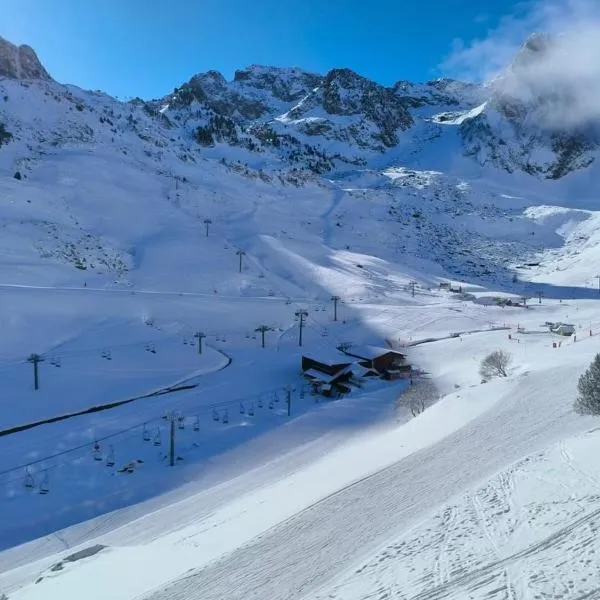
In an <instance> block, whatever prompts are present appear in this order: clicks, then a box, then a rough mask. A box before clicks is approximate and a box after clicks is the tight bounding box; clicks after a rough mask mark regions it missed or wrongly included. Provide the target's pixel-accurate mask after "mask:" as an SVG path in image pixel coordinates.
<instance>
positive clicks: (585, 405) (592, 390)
mask: <svg viewBox="0 0 600 600" xmlns="http://www.w3.org/2000/svg"><path fill="white" fill-rule="evenodd" d="M577 389H578V390H579V397H578V398H577V400H575V405H574V408H575V410H576V411H577V412H578V413H579V414H581V415H600V354H596V357H595V358H594V360H593V361H592V363H591V364H590V366H589V367H588V370H587V371H586V372H585V373H584V374H583V375H582V376H581V377H580V378H579V382H578V383H577Z"/></svg>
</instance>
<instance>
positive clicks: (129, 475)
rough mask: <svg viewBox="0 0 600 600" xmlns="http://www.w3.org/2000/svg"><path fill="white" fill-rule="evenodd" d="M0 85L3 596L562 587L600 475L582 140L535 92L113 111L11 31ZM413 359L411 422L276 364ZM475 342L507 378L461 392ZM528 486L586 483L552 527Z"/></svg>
mask: <svg viewBox="0 0 600 600" xmlns="http://www.w3.org/2000/svg"><path fill="white" fill-rule="evenodd" d="M534 40H535V38H534ZM531 43H532V42H530V45H531ZM526 50H527V48H526ZM516 64H517V65H518V64H519V62H518V61H517V63H516ZM0 73H1V76H2V79H0V196H1V199H2V202H1V207H0V232H1V235H0V250H1V253H0V273H1V278H0V308H1V310H2V315H4V321H3V336H2V341H0V372H2V374H3V380H4V381H5V383H6V388H7V390H8V391H9V392H10V402H6V403H3V406H2V408H1V409H0V450H1V451H2V456H3V464H2V470H0V515H2V519H1V520H0V549H3V550H5V552H3V553H1V554H0V572H2V575H0V598H1V597H2V592H4V591H5V590H6V593H7V594H8V595H9V598H10V600H13V598H31V599H33V598H38V597H40V598H41V597H43V598H48V597H57V598H58V597H60V598H61V599H62V600H65V599H68V598H78V597H81V595H82V586H85V589H86V592H85V593H86V597H90V598H92V597H98V598H106V597H111V598H114V599H117V598H123V599H125V598H133V597H140V595H144V594H151V595H153V597H156V598H195V597H198V595H199V594H200V593H201V595H202V597H206V598H210V597H214V598H222V597H231V598H235V597H239V598H245V599H246V598H252V597H269V598H286V599H287V598H294V597H295V598H300V597H337V598H352V599H357V600H358V599H359V598H360V599H361V600H362V599H363V598H369V597H373V595H376V596H377V597H380V598H382V599H383V598H386V597H394V594H395V595H397V596H399V597H413V596H414V597H420V598H421V597H422V598H428V597H431V598H435V597H445V594H448V595H451V594H454V595H455V597H457V598H458V597H461V594H463V595H464V594H467V593H468V594H472V595H474V596H475V597H477V598H479V597H481V598H483V597H494V594H496V596H495V597H498V598H499V597H503V596H502V594H505V595H510V594H512V596H513V597H518V598H527V597H530V595H531V594H530V591H531V590H534V592H531V593H540V594H541V595H542V597H543V596H544V594H549V593H550V592H551V591H552V592H553V593H554V592H556V589H558V588H553V587H552V586H553V585H554V584H553V583H552V582H551V581H550V579H549V577H548V575H547V573H549V572H550V569H560V568H563V567H562V566H561V564H562V563H561V562H560V557H559V555H558V550H560V548H562V546H561V545H560V544H558V545H556V546H555V545H553V540H555V539H557V540H558V541H559V542H560V543H562V541H563V540H565V539H568V540H569V544H571V546H570V547H572V548H573V552H579V551H580V550H581V551H582V550H583V549H586V550H585V552H588V550H587V548H588V546H590V542H589V536H587V534H586V527H588V525H589V527H594V526H595V518H596V517H595V512H594V509H593V504H594V502H596V500H597V498H596V495H595V493H594V492H593V489H592V488H593V485H594V481H595V478H597V477H600V475H599V474H597V473H596V471H597V467H596V465H595V464H588V463H587V462H586V461H585V460H584V458H582V457H583V456H584V455H585V453H587V454H589V455H593V449H594V448H595V446H594V444H597V439H596V436H595V434H593V433H592V434H588V435H584V436H583V437H573V438H572V439H569V440H567V441H565V440H566V438H567V436H578V435H580V434H582V433H584V434H585V432H586V431H587V430H589V429H591V428H592V427H593V420H591V419H582V418H579V417H577V416H576V415H574V413H573V412H572V410H571V405H572V401H573V399H574V396H575V393H576V392H575V383H576V379H577V376H578V375H579V374H580V373H581V372H582V371H583V369H584V368H585V366H586V364H587V363H588V362H589V361H590V360H591V358H592V357H593V355H594V354H595V352H597V351H598V343H597V342H598V339H599V338H598V337H597V333H598V331H599V330H600V309H599V308H598V306H597V298H598V280H597V275H598V272H597V270H596V267H595V266H594V265H597V263H598V258H599V254H600V247H599V244H600V233H599V232H598V231H599V230H598V227H597V222H598V219H599V218H600V217H599V213H598V210H597V208H598V205H597V198H596V190H597V181H598V178H597V172H596V164H595V162H594V160H593V159H594V158H595V152H596V150H595V146H594V145H593V144H591V143H590V145H589V146H586V149H585V153H583V154H582V153H578V152H575V153H571V154H569V151H568V149H565V148H566V146H565V147H562V146H561V147H560V148H558V147H554V146H553V143H554V142H555V141H556V139H558V138H557V137H556V135H555V134H554V133H553V134H552V135H550V134H549V133H548V132H547V131H542V129H541V128H540V126H539V123H537V124H536V123H535V119H533V117H532V118H529V116H531V115H532V114H533V115H534V116H535V114H536V112H535V109H536V107H537V106H538V105H537V104H535V103H534V104H533V108H532V106H531V105H527V106H526V109H527V110H526V111H525V113H526V114H525V113H524V115H523V114H521V113H520V117H522V118H519V119H516V120H515V117H514V115H512V116H511V114H509V112H510V111H508V112H507V109H506V106H507V104H506V102H504V100H506V97H505V96H501V94H500V92H499V90H500V89H501V88H502V85H506V81H505V82H504V84H503V83H502V81H498V82H496V83H495V84H494V85H493V86H492V85H490V86H478V85H468V84H463V83H460V82H457V81H452V80H448V79H442V80H437V81H432V82H427V83H423V84H414V83H410V82H404V81H399V82H398V83H397V84H396V85H394V86H392V87H389V88H388V87H385V86H381V85H379V84H377V83H375V82H371V81H369V80H367V79H365V78H363V77H361V76H360V75H358V74H356V73H353V72H352V71H350V70H348V69H335V70H332V71H331V72H329V73H327V74H325V75H319V74H313V73H308V72H305V71H303V70H301V69H298V68H273V67H264V66H256V65H255V66H251V67H248V68H247V69H244V70H240V71H238V72H237V73H236V75H235V77H234V79H233V81H226V80H225V79H224V78H223V77H222V76H221V75H220V74H219V73H216V72H209V73H206V74H199V75H196V76H194V77H193V78H192V79H191V80H190V81H189V82H188V83H185V84H183V85H181V86H179V87H178V88H177V89H176V90H175V91H174V92H173V93H172V94H169V95H168V96H165V97H164V98H161V99H157V100H153V101H143V100H141V99H135V100H132V101H129V102H121V101H118V100H116V99H114V98H111V97H109V96H107V95H106V94H103V93H101V92H90V91H85V90H81V89H79V88H76V87H74V86H70V85H63V84H60V83H57V82H55V81H53V80H52V79H51V78H50V76H49V75H48V74H47V73H46V72H45V71H44V70H43V67H41V64H39V61H37V57H35V53H33V51H32V50H31V49H28V48H25V49H17V48H15V47H14V46H12V45H11V44H9V43H7V42H2V44H1V45H0ZM507 77H508V76H507ZM503 89H506V88H503ZM503 98H504V100H502V99H503ZM503 102H504V104H503ZM542 106H543V103H542ZM503 107H504V108H503ZM532 110H533V112H531V111H532ZM568 133H569V134H570V135H571V137H572V136H573V135H575V133H574V132H572V131H571V132H568ZM560 135H561V136H563V138H564V136H565V135H567V133H565V132H564V131H563V132H561V134H560ZM527 136H529V137H527ZM561 139H562V138H561ZM524 140H525V141H524ZM524 149H525V150H526V152H525V150H524ZM524 156H526V160H525V159H524V158H523V157H524ZM569 157H570V158H569ZM559 163H560V168H558V167H557V164H559ZM532 165H534V166H532ZM535 165H537V166H535ZM540 165H542V167H540ZM544 165H545V166H544ZM530 167H531V168H530ZM538 167H539V168H538ZM442 281H445V282H449V281H453V282H454V289H458V288H460V290H461V291H460V293H455V292H451V291H446V290H442V289H440V287H439V283H440V282H442ZM538 294H539V295H540V302H541V299H542V298H543V299H544V300H543V303H542V304H541V305H540V304H538V303H537V302H538V300H537V296H538ZM507 295H511V297H512V300H514V301H515V302H514V303H515V304H518V306H505V307H503V304H504V302H505V300H506V296H507ZM332 296H333V297H338V298H339V305H338V306H337V309H338V312H337V314H335V316H334V313H333V306H332V304H331V301H332ZM531 297H534V298H535V299H536V300H535V302H536V304H532V301H529V306H530V307H529V308H526V307H524V306H523V304H524V301H523V298H525V299H527V298H531ZM502 298H504V300H502ZM303 311H307V312H308V316H306V320H304V319H303ZM298 317H300V318H302V320H301V323H302V325H303V329H302V330H299V321H298ZM336 317H337V318H336ZM334 319H335V320H334ZM546 320H550V321H557V320H563V321H566V322H573V323H574V324H575V326H576V334H577V335H576V341H575V340H574V339H573V338H571V339H570V340H569V342H568V343H567V342H566V341H563V340H562V339H561V338H558V337H555V336H553V335H552V334H549V333H547V332H542V331H541V330H540V324H541V323H543V322H544V321H546ZM505 328H506V329H505ZM523 328H525V329H526V330H528V331H532V332H535V333H532V334H530V335H527V334H522V331H523ZM260 329H263V330H264V331H265V333H266V335H265V346H266V347H264V348H262V347H261V335H260V333H259V331H260ZM301 333H302V336H303V337H302V340H303V346H302V347H299V341H300V334H301ZM509 333H510V337H509V335H508V334H509ZM461 334H462V335H461ZM425 340H428V343H425V344H422V345H416V346H410V350H409V357H410V360H411V361H412V362H413V363H414V364H415V366H417V367H419V369H420V371H421V372H425V377H424V380H425V381H424V382H422V383H421V384H420V385H419V386H417V388H418V389H419V390H421V389H424V390H426V393H425V395H426V396H427V398H426V402H425V403H424V405H419V404H412V402H414V401H413V400H411V398H412V397H413V396H411V392H406V388H407V384H406V382H400V383H387V382H382V381H370V382H364V384H363V387H361V388H359V387H356V389H354V390H353V392H352V393H351V394H350V396H349V397H348V398H347V399H344V400H343V401H341V402H332V403H316V402H315V397H313V396H312V395H311V394H310V390H309V389H308V388H307V387H306V384H305V382H304V380H303V378H302V376H301V374H300V372H299V367H300V358H301V354H302V352H303V351H307V352H314V353H319V352H322V353H328V354H330V353H332V352H337V351H336V350H335V348H336V346H339V345H340V344H342V343H344V344H346V343H350V344H361V343H368V344H377V345H385V344H387V345H390V346H393V347H399V346H401V345H404V346H406V345H407V344H413V343H417V342H422V341H425ZM561 341H562V344H560V347H558V346H559V343H560V342H561ZM199 344H201V345H200V346H199ZM553 344H556V345H557V347H556V348H555V347H554V345H553ZM494 347H501V348H506V349H509V350H510V351H511V352H512V353H513V355H514V359H515V360H514V364H513V369H512V370H511V372H510V376H509V377H508V378H507V380H506V381H498V382H491V383H486V384H483V383H481V380H480V377H479V375H478V372H477V368H478V363H479V361H480V360H481V358H482V357H483V356H484V355H485V354H486V352H488V351H489V350H490V349H492V348H494ZM200 350H202V352H200ZM35 354H37V355H39V358H40V359H41V361H40V363H39V382H38V383H39V389H38V390H34V389H33V387H34V386H33V363H34V357H35ZM338 354H339V353H338ZM31 355H34V356H33V357H32V356H31ZM28 358H29V359H30V360H28ZM421 386H423V387H421ZM174 390H177V391H174ZM412 393H414V392H412ZM398 397H399V401H398V403H396V400H397V398H398ZM440 397H441V401H439V402H437V401H438V400H439V399H440ZM317 399H318V398H317ZM288 400H289V404H287V401H288ZM436 402H437V403H436ZM419 407H420V408H419ZM424 407H425V408H427V410H425V411H424V412H423V413H422V414H419V415H418V416H417V417H416V418H414V419H413V418H412V417H413V413H414V414H416V413H418V412H420V410H421V409H422V408H424ZM166 413H169V414H171V413H173V415H174V417H173V418H176V423H177V427H176V432H177V433H176V436H177V461H176V465H175V466H174V467H173V468H171V467H168V466H167V464H168V452H167V449H166V446H167V439H168V438H169V436H170V427H171V426H170V422H169V420H168V418H165V417H168V415H167V414H166ZM41 421H48V422H44V423H40V422H41ZM180 425H183V426H182V427H181V428H180ZM499 432H501V433H502V435H499ZM96 442H97V443H98V444H99V447H96ZM556 444H558V445H556ZM561 444H562V445H561ZM490 448H492V449H493V451H490ZM570 448H573V449H574V450H572V452H571V451H570V450H569V449H570ZM557 449H558V450H557ZM569 452H571V454H569ZM540 453H541V454H540ZM567 455H568V456H571V458H565V456H567ZM528 456H531V457H533V458H529V459H528V458H527V457H528ZM98 459H99V460H98ZM524 461H525V462H524ZM545 461H547V464H546V462H545ZM112 463H114V464H112ZM552 469H554V470H555V471H556V472H557V473H558V475H557V478H556V481H557V482H558V483H557V484H556V485H558V487H559V488H560V490H564V489H565V487H568V486H570V485H575V484H577V485H581V486H582V487H581V493H580V495H577V496H573V497H566V496H565V497H564V498H563V496H560V498H561V499H560V506H561V507H562V506H563V502H564V507H565V509H564V511H559V510H558V509H557V507H556V506H554V505H553V504H552V502H553V500H549V499H548V498H549V497H550V496H551V495H552V494H553V491H552V489H554V488H552V486H550V485H549V484H548V482H547V479H548V475H547V473H548V470H552ZM534 477H537V478H539V479H540V481H542V484H541V485H540V486H538V487H536V486H528V484H527V481H528V480H531V478H534ZM526 480H527V481H526ZM507 482H508V483H507ZM29 484H31V486H30V485H29ZM498 486H501V491H502V490H504V492H503V493H505V494H504V496H502V497H500V498H499V496H498V494H499V492H498V489H500V488H499V487H498ZM502 486H504V487H502ZM511 486H512V487H511ZM509 488H510V489H509ZM44 491H46V492H47V493H44ZM567 496H568V495H567ZM557 502H558V501H557ZM532 503H534V504H535V506H536V507H537V508H536V510H538V512H539V511H554V512H552V515H553V518H555V519H556V523H550V522H549V521H544V522H543V523H540V522H539V520H536V518H537V517H536V515H537V514H538V513H536V514H534V515H533V516H531V515H529V514H528V513H527V512H526V511H527V510H528V507H529V506H530V504H532ZM555 509H556V510H555ZM507 511H508V512H507ZM503 515H508V516H506V517H504V516H503ZM588 517H589V518H588ZM569 532H573V535H572V536H571V537H569V536H570V533H569ZM461 536H462V537H461ZM460 540H462V542H461V541H460ZM94 544H99V546H98V547H97V548H96V550H92V551H90V550H89V548H90V546H94ZM466 548H471V549H472V548H475V549H476V550H474V551H473V552H474V553H476V554H477V556H476V557H474V556H472V554H469V553H468V551H467V549H466ZM557 549H558V550H557ZM591 549H593V547H592V548H591ZM591 549H590V550H589V553H591ZM79 550H84V553H83V554H82V555H79V554H77V555H75V558H73V557H72V556H71V558H67V557H69V556H70V555H72V554H73V553H75V552H78V551H79ZM88 553H89V555H88ZM589 553H588V554H585V558H584V559H582V560H583V563H582V564H581V569H580V570H579V571H577V574H574V575H573V576H572V578H571V581H570V580H569V579H568V578H567V575H565V574H564V573H566V571H564V569H563V571H564V572H563V571H561V575H560V577H559V578H558V579H557V581H560V582H562V583H560V585H562V584H563V583H564V589H565V590H567V591H566V592H564V593H563V597H567V598H569V597H576V595H575V594H577V593H580V594H583V593H587V591H588V588H589V586H588V584H587V583H586V582H587V581H589V579H590V577H593V573H592V574H591V575H590V569H589V568H588V567H589V565H588V563H586V562H585V561H586V560H589ZM581 556H584V553H583V552H582V553H581ZM166 557H168V560H166ZM382 557H385V558H382ZM419 557H421V558H419ZM521 559H523V560H525V563H526V564H525V566H524V567H522V568H521V570H518V569H517V567H516V566H515V565H517V563H518V562H519V561H520V560H521ZM469 561H471V562H469ZM536 561H538V562H536ZM466 562H468V563H469V564H468V566H467V567H464V563H466ZM459 563H460V564H463V567H461V569H462V570H460V572H459V567H457V566H456V565H458V564H459ZM584 563H585V564H584ZM124 564H126V565H127V568H126V569H121V566H122V565H124ZM537 565H541V566H539V573H542V575H538V574H537V573H538V571H536V569H538V566H537ZM564 568H565V569H566V568H567V567H564ZM348 569H350V570H348ZM116 573H118V579H119V581H120V583H119V584H118V585H116V584H115V583H114V581H115V577H116V575H115V574H116ZM563 575H564V577H563ZM503 578H504V579H503ZM536 578H537V579H536ZM563 580H564V581H563ZM36 581H37V583H36ZM515 581H518V582H519V584H518V585H517V584H516V583H514V582H515ZM170 582H172V583H170ZM497 582H498V583H497ZM571 584H572V585H571ZM557 585H559V584H557ZM536 586H537V587H536ZM561 589H562V588H561ZM200 590H201V591H200ZM498 590H500V591H498ZM540 590H541V591H540ZM549 590H550V591H549ZM94 594H96V596H94ZM569 594H571V595H569Z"/></svg>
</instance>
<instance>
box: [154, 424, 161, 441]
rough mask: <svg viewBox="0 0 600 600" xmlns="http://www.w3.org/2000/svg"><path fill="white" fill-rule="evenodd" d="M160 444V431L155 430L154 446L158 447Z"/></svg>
mask: <svg viewBox="0 0 600 600" xmlns="http://www.w3.org/2000/svg"><path fill="white" fill-rule="evenodd" d="M161 444H162V440H161V439H160V429H159V428H158V427H157V428H156V433H155V434H154V445H155V446H160V445H161Z"/></svg>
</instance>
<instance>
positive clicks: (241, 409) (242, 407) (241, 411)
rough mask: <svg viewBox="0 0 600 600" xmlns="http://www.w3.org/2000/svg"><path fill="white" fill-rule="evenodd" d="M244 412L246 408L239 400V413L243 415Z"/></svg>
mask: <svg viewBox="0 0 600 600" xmlns="http://www.w3.org/2000/svg"><path fill="white" fill-rule="evenodd" d="M245 413H246V408H245V407H244V403H243V402H240V415H243V414H245Z"/></svg>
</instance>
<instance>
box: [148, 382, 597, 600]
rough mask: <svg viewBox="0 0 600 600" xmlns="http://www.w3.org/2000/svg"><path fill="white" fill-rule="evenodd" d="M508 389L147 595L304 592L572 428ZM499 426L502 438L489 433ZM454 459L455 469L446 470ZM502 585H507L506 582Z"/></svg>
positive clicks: (494, 565)
mask: <svg viewBox="0 0 600 600" xmlns="http://www.w3.org/2000/svg"><path fill="white" fill-rule="evenodd" d="M515 396H516V397H517V399H515V398H514V397H513V398H506V397H505V398H503V399H502V400H501V401H500V404H501V406H497V407H496V408H494V409H492V410H491V411H490V412H489V414H485V415H484V416H482V417H481V418H479V419H478V420H476V421H475V422H474V423H472V424H470V425H468V426H467V427H466V428H465V429H463V430H462V431H460V432H459V433H456V434H453V435H451V436H450V437H449V438H447V439H445V440H444V441H442V442H440V443H438V444H437V445H435V446H434V447H432V448H430V449H427V450H424V451H421V452H418V453H416V454H414V455H412V456H410V457H408V458H406V459H404V460H402V461H400V462H399V463H397V464H395V465H393V466H391V467H389V468H387V469H384V470H383V471H380V472H378V473H376V474H374V475H372V476H370V477H367V478H366V479H364V480H362V481H360V482H358V483H355V484H353V485H351V486H349V487H347V488H345V489H343V490H341V491H339V492H337V493H336V494H334V495H332V496H330V497H328V498H327V499H325V500H323V501H321V502H319V503H317V504H316V505H314V506H312V507H310V508H308V509H306V510H305V511H303V512H302V513H300V514H298V515H296V516H294V517H293V518H291V519H289V520H288V521H286V522H285V523H283V524H281V525H279V526H277V527H275V528H274V529H273V530H271V531H270V532H268V533H266V534H264V535H263V536H261V537H260V538H259V539H257V540H256V541H254V542H252V543H250V544H248V545H247V546H245V547H243V548H241V549H239V550H236V551H234V552H233V553H232V554H231V555H229V556H227V557H226V558H224V559H223V560H221V561H218V562H217V563H215V564H213V565H209V566H208V567H206V568H204V569H201V570H200V571H199V572H198V573H195V574H191V575H188V576H187V577H185V578H184V579H182V580H181V581H178V582H175V583H173V584H172V585H170V586H167V587H166V588H165V589H163V590H159V591H156V592H155V593H154V594H152V595H149V596H148V597H149V598H152V599H154V600H159V599H160V600H167V599H168V600H184V599H185V600H188V599H192V598H195V597H197V595H198V594H201V595H202V598H203V599H207V600H212V599H213V598H214V599H215V600H216V599H217V598H220V597H222V595H223V590H224V589H227V590H229V592H228V596H229V598H231V599H235V598H240V599H241V598H245V599H252V598H264V597H268V598H270V599H272V600H279V599H282V600H283V599H284V598H302V597H305V596H307V595H309V596H310V594H311V593H313V592H314V591H315V590H316V589H317V588H318V587H319V586H320V585H322V584H323V583H324V582H325V581H326V580H328V579H330V578H331V577H332V576H334V575H335V574H337V573H338V572H339V571H340V570H342V569H343V568H344V567H345V566H347V565H349V564H353V563H356V562H357V561H358V560H360V557H361V556H364V554H365V553H368V552H369V551H373V550H374V549H376V548H377V546H380V545H381V544H382V543H383V542H384V541H385V540H386V539H389V536H390V532H391V531H393V530H396V531H398V530H402V529H406V528H409V527H410V526H411V524H413V523H414V522H416V521H418V520H419V519H422V518H423V516H424V515H425V514H426V513H427V512H428V511H431V510H433V509H435V508H436V507H437V506H439V505H441V504H443V503H445V502H446V501H448V499H449V498H450V497H451V496H452V495H454V494H457V493H459V492H460V491H461V490H462V489H464V488H465V487H466V486H468V485H472V484H474V483H475V481H476V480H477V479H478V478H480V477H481V476H482V475H484V474H486V473H487V474H492V473H493V472H494V471H495V470H498V469H500V468H501V467H502V466H503V465H504V464H506V460H507V459H509V460H517V459H518V458H519V457H521V456H523V455H527V454H528V453H530V452H531V451H533V450H535V449H536V441H537V439H538V438H539V436H542V437H543V439H551V438H552V437H554V438H555V439H559V438H560V437H561V436H562V435H564V433H565V427H569V426H570V427H575V429H577V423H576V422H573V421H572V420H571V421H570V420H569V419H568V418H563V419H557V418H556V417H557V414H555V413H549V414H548V411H545V414H544V403H545V399H543V398H539V397H538V398H536V399H531V398H530V399H529V401H530V402H535V403H536V406H535V407H534V408H537V409H538V410H533V411H532V412H533V413H535V414H533V415H532V414H531V413H530V415H531V416H530V420H529V421H526V422H524V421H523V414H521V413H519V411H514V407H515V403H516V402H519V401H523V396H521V395H520V394H518V393H517V394H515ZM530 408H532V407H530ZM499 428H501V429H502V431H505V432H510V435H504V436H495V435H494V434H495V432H497V431H498V430H499ZM456 464H459V465H461V468H460V469H456V468H453V465H456ZM434 482H435V483H434ZM598 514H600V509H598ZM594 515H595V513H594ZM484 518H485V517H484ZM593 519H594V516H593V515H591V516H589V515H588V516H587V517H586V518H585V519H584V520H583V521H581V523H574V524H572V525H571V529H574V528H581V527H584V526H585V525H586V523H588V522H590V521H592V520H593ZM571 529H568V528H566V529H565V531H564V532H563V533H562V534H561V533H557V534H555V535H554V536H553V537H550V538H549V540H547V541H546V542H544V543H542V542H540V543H539V544H537V545H536V546H534V547H532V548H530V549H528V550H527V551H523V552H521V553H517V554H515V555H513V556H512V557H508V558H504V559H498V558H497V557H495V556H493V557H492V558H493V559H494V560H493V561H492V562H491V563H489V564H488V565H487V566H484V567H481V569H479V570H477V571H475V572H469V573H468V574H464V575H461V576H458V577H457V573H456V571H455V570H453V569H450V568H449V569H447V571H446V573H447V577H448V580H447V581H446V583H442V584H441V585H438V586H437V587H436V588H435V589H434V590H433V591H430V592H423V593H422V594H421V595H416V596H415V598H423V599H424V598H438V597H439V598H442V597H445V596H444V594H446V593H448V592H449V591H451V590H452V589H454V588H457V587H458V586H459V585H466V584H470V582H476V581H479V580H480V579H481V578H482V577H484V576H486V575H489V574H491V573H494V572H495V571H496V570H497V569H498V568H500V567H502V568H504V567H508V566H510V565H512V564H514V563H515V561H517V560H518V558H519V557H521V556H529V555H532V554H535V553H536V551H537V550H536V549H539V550H542V549H544V548H546V547H547V546H549V545H551V544H553V543H558V542H559V541H560V540H562V539H563V538H566V537H567V532H568V531H570V530H571ZM290 540H294V543H293V544H290ZM552 540H556V541H555V542H554V541H552ZM445 543H446V542H445ZM492 554H495V552H494V551H493V549H492ZM299 557H301V559H300V560H299ZM503 585H504V587H505V588H506V587H509V586H510V584H508V583H506V582H505V583H504V584H503Z"/></svg>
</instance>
